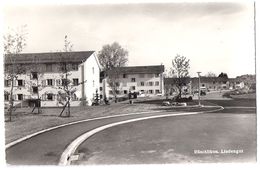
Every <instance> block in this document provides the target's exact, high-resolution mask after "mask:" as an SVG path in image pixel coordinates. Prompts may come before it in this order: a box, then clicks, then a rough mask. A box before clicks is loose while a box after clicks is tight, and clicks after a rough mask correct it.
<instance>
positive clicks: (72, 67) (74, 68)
mask: <svg viewBox="0 0 260 170" xmlns="http://www.w3.org/2000/svg"><path fill="white" fill-rule="evenodd" d="M71 69H72V70H73V71H78V70H79V67H78V64H72V65H71Z"/></svg>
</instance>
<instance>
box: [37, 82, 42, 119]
mask: <svg viewBox="0 0 260 170" xmlns="http://www.w3.org/2000/svg"><path fill="white" fill-rule="evenodd" d="M37 88H38V91H37V109H38V114H40V104H41V101H40V94H39V79H38V77H37Z"/></svg>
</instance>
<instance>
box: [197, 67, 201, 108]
mask: <svg viewBox="0 0 260 170" xmlns="http://www.w3.org/2000/svg"><path fill="white" fill-rule="evenodd" d="M197 73H198V77H199V85H198V88H199V95H198V96H199V106H201V104H200V73H201V72H197Z"/></svg>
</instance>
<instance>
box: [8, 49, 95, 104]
mask: <svg viewBox="0 0 260 170" xmlns="http://www.w3.org/2000/svg"><path fill="white" fill-rule="evenodd" d="M12 67H15V68H17V67H20V68H21V69H23V70H24V71H23V72H22V73H20V74H17V78H16V79H15V80H14V82H13V83H14V89H13V99H14V105H17V106H18V105H19V106H21V107H22V106H29V105H30V101H33V100H35V99H37V98H38V97H39V98H40V99H41V106H42V107H59V106H63V105H64V103H65V102H66V100H65V98H64V97H63V96H62V95H63V94H64V87H65V83H67V85H68V88H69V90H70V91H71V92H73V94H72V98H71V106H79V105H85V104H87V105H91V104H92V102H93V100H94V96H95V94H96V93H99V75H100V64H99V61H98V59H97V56H96V53H95V52H94V51H81V52H55V53H23V54H17V55H12V56H11V55H5V83H4V85H5V87H4V92H5V93H4V95H5V97H4V99H5V102H6V103H8V101H9V99H10V90H11V83H12V82H11V81H10V79H9V74H10V73H12ZM66 75H67V78H66ZM66 80H68V81H66Z"/></svg>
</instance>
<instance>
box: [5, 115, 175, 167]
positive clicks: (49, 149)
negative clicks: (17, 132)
mask: <svg viewBox="0 0 260 170" xmlns="http://www.w3.org/2000/svg"><path fill="white" fill-rule="evenodd" d="M166 113H169V114H170V113H173V112H165V111H162V112H155V113H145V114H136V115H127V116H123V117H112V118H105V119H100V120H92V121H87V122H82V123H78V124H73V125H69V126H65V127H62V128H58V129H54V130H51V131H47V132H45V133H42V134H39V135H37V136H34V137H32V138H29V139H27V140H25V141H22V142H20V143H18V144H16V145H14V146H12V147H10V148H8V149H6V162H7V164H11V165H57V164H58V163H59V159H60V156H61V154H62V152H63V151H64V150H65V148H66V147H67V145H68V144H70V142H71V141H73V140H74V139H75V138H77V137H78V136H80V135H81V134H83V133H85V132H87V131H90V130H92V129H94V128H97V127H99V126H102V125H106V124H110V123H114V122H118V121H124V120H129V119H134V118H141V117H146V116H153V115H160V114H161V115H164V114H166Z"/></svg>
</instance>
